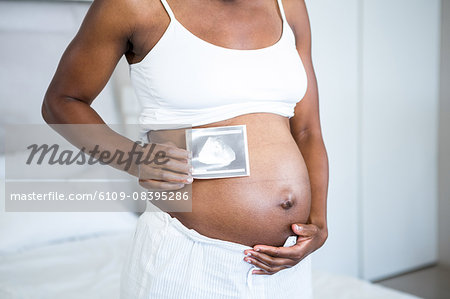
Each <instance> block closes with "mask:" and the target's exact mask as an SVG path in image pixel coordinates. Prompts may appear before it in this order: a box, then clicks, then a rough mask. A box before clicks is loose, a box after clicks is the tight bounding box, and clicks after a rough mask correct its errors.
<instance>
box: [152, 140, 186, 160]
mask: <svg viewBox="0 0 450 299" xmlns="http://www.w3.org/2000/svg"><path fill="white" fill-rule="evenodd" d="M155 149H156V152H157V151H162V152H164V153H166V156H167V157H170V158H174V159H180V160H189V159H190V158H191V153H190V152H189V151H187V150H185V149H182V148H179V147H177V146H176V145H175V143H173V142H171V141H167V142H165V143H162V144H158V145H157V146H156V148H155Z"/></svg>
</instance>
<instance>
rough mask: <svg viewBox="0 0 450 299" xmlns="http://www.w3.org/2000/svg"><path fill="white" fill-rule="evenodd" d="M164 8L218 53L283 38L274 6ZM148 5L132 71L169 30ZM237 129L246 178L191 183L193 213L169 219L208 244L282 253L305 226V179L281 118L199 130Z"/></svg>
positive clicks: (256, 116) (265, 116)
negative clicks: (243, 136)
mask: <svg viewBox="0 0 450 299" xmlns="http://www.w3.org/2000/svg"><path fill="white" fill-rule="evenodd" d="M155 2H157V3H155ZM169 2H170V4H171V6H172V8H173V10H174V11H175V13H176V16H177V18H178V20H179V21H180V22H181V23H183V24H184V25H185V27H186V28H188V29H189V30H190V31H191V32H193V33H194V34H195V35H197V36H200V37H202V38H203V39H204V40H206V41H208V42H210V43H212V44H216V45H219V46H222V47H227V48H236V49H258V48H263V47H266V46H270V45H272V44H274V43H275V42H276V41H277V40H278V39H279V37H280V34H281V23H280V15H279V12H278V7H277V2H276V1H263V0H261V1H223V2H222V1H216V2H214V1H190V2H192V3H190V4H192V5H186V4H185V1H179V0H176V1H175V0H172V1H170V0H169ZM235 2H236V3H235ZM152 3H154V5H155V7H156V6H159V8H158V9H157V10H154V11H155V12H154V16H153V18H152V20H154V22H149V24H148V25H146V26H147V27H146V26H141V27H139V28H138V29H137V30H136V34H135V35H134V38H135V40H134V41H132V42H133V52H130V53H127V55H126V57H127V59H128V62H129V63H136V62H139V61H140V60H141V59H142V58H143V57H145V55H146V54H147V53H148V52H149V51H150V50H151V48H152V47H153V46H154V45H155V44H156V43H157V42H158V39H159V38H160V37H161V36H162V35H163V33H164V30H165V28H166V27H167V26H168V24H169V22H170V19H169V17H168V16H167V14H166V13H165V10H164V8H163V7H162V6H161V5H160V3H159V0H157V1H152ZM158 3H159V5H158ZM203 3H205V4H204V5H203ZM208 3H209V4H208ZM200 4H202V5H201V9H200V7H199V6H198V5H200ZM148 32H152V33H154V34H151V35H149V34H148ZM242 124H245V125H246V126H247V137H248V150H249V156H250V173H251V175H250V176H249V177H239V178H227V179H209V180H194V183H193V184H192V192H193V196H192V199H193V206H192V212H189V213H186V212H185V213H181V212H173V213H170V214H171V215H172V216H173V217H176V218H177V219H179V220H180V221H181V222H182V223H183V224H184V225H185V226H187V227H188V228H193V229H195V230H196V231H198V232H199V233H201V234H203V235H206V236H208V237H212V238H218V239H222V240H227V241H232V242H236V243H241V244H245V245H248V246H253V245H256V244H266V245H273V246H282V245H283V243H284V241H285V240H286V238H287V237H288V236H289V235H293V232H292V230H291V228H290V227H291V224H293V223H305V222H306V221H307V219H308V216H309V210H310V201H311V191H310V184H309V177H308V172H307V169H306V166H305V163H304V160H303V157H302V154H301V152H300V151H299V148H298V146H297V144H296V143H295V141H294V139H293V137H292V134H291V131H290V128H289V120H288V118H286V117H283V116H280V115H276V114H271V113H252V114H245V115H241V116H238V117H235V118H232V119H229V120H225V121H220V122H216V123H211V124H208V125H204V126H199V127H214V126H225V125H242Z"/></svg>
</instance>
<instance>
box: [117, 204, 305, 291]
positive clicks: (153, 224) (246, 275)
mask: <svg viewBox="0 0 450 299" xmlns="http://www.w3.org/2000/svg"><path fill="white" fill-rule="evenodd" d="M149 206H150V207H149V208H147V211H148V212H145V213H143V214H142V215H141V217H140V218H139V220H138V224H137V228H136V232H135V235H134V238H133V242H132V244H131V246H130V247H129V250H128V255H127V258H126V261H125V265H124V268H123V271H122V279H121V299H141V298H152V299H160V298H161V299H163V298H170V299H172V298H175V299H178V298H180V299H191V298H192V299H202V298H207V299H215V298H218V299H222V298H223V299H225V298H226V299H231V298H244V299H246V298H249V299H252V298H255V299H272V298H280V299H281V298H283V299H285V298H302V299H303V298H305V299H310V298H312V282H311V260H310V257H309V256H307V257H306V258H304V259H303V260H302V261H301V262H300V263H298V264H297V265H295V266H294V267H291V268H287V269H284V270H281V271H279V272H277V273H275V274H272V275H259V274H252V273H251V271H252V270H253V269H255V268H256V267H255V266H253V265H251V264H249V263H247V262H245V261H244V260H243V258H244V256H245V255H244V250H245V249H249V248H251V247H249V246H245V245H243V244H239V243H234V242H229V241H224V240H219V239H214V238H209V237H207V236H204V235H202V234H200V233H198V232H197V231H195V230H194V229H189V228H187V227H186V226H184V225H183V224H182V223H181V222H180V221H179V220H178V219H176V218H172V217H171V216H170V215H169V214H168V213H166V212H163V211H161V210H160V209H158V208H157V207H155V206H153V205H152V204H149ZM150 211H151V212H150Z"/></svg>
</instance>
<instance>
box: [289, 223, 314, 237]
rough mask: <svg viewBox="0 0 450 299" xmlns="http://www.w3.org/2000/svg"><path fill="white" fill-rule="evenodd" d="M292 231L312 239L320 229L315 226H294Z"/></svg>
mask: <svg viewBox="0 0 450 299" xmlns="http://www.w3.org/2000/svg"><path fill="white" fill-rule="evenodd" d="M292 231H293V232H294V233H295V234H296V235H299V236H302V237H312V236H315V235H317V234H318V233H319V227H318V226H317V225H314V224H292Z"/></svg>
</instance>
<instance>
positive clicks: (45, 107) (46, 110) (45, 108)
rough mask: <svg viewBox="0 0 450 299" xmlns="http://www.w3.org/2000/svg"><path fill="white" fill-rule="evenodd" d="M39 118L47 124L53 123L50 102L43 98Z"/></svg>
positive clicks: (53, 118)
mask: <svg viewBox="0 0 450 299" xmlns="http://www.w3.org/2000/svg"><path fill="white" fill-rule="evenodd" d="M41 116H42V118H43V119H44V121H45V122H46V123H47V124H52V123H54V122H55V117H54V115H53V113H52V101H51V100H50V99H49V98H48V97H45V98H44V100H43V102H42V106H41Z"/></svg>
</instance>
